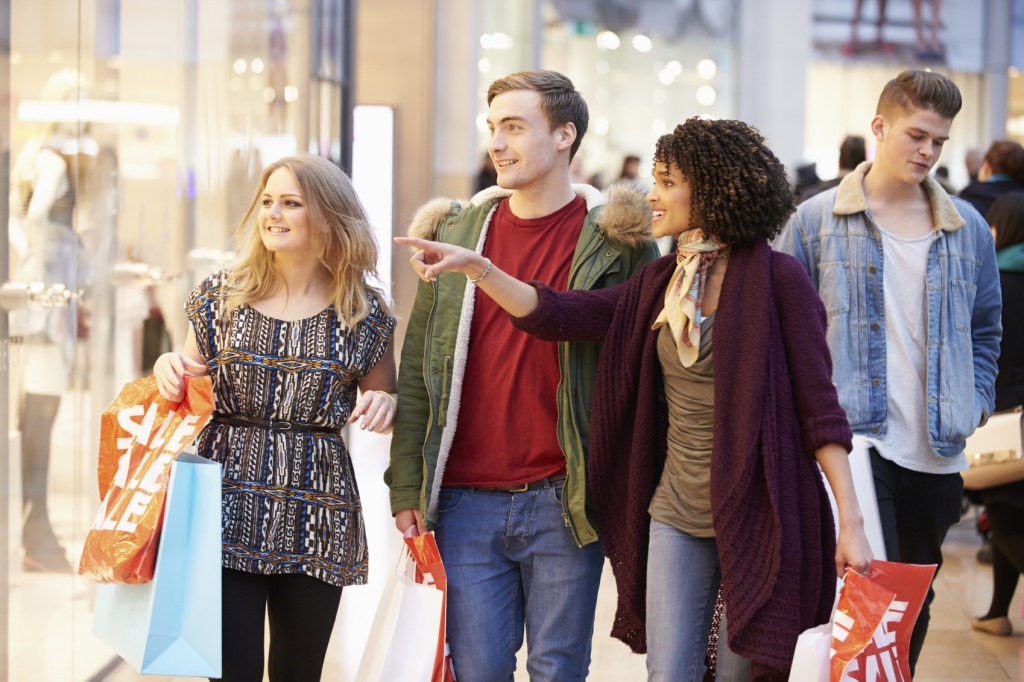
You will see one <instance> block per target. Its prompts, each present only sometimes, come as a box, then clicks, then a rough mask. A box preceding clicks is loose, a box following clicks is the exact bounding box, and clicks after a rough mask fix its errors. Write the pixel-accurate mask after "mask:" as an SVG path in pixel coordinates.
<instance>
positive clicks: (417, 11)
mask: <svg viewBox="0 0 1024 682" xmlns="http://www.w3.org/2000/svg"><path fill="white" fill-rule="evenodd" d="M356 13H357V29H356V30H357V34H356V102H357V103H358V104H376V105H384V106H390V107H393V108H394V109H395V128H396V131H395V211H394V216H395V218H394V225H392V230H393V232H394V233H395V234H404V233H405V229H406V226H407V225H408V224H409V221H410V219H411V218H412V215H413V212H414V211H415V210H416V209H417V208H418V207H419V206H420V204H422V203H423V202H424V201H426V200H427V199H429V198H430V196H431V194H432V193H433V191H434V190H433V185H432V181H431V177H432V173H431V163H430V149H431V139H430V137H431V132H430V131H431V125H432V120H431V119H432V116H431V111H432V109H433V95H432V93H433V79H434V75H433V65H434V49H433V44H434V2H433V1H432V0H429V1H428V0H388V2H360V3H359V4H358V5H357V11H356ZM407 258H408V251H407V249H405V248H396V249H395V250H394V256H393V263H392V272H393V277H394V283H393V289H392V291H393V295H394V299H395V311H396V313H397V315H398V317H399V322H398V332H397V334H396V340H397V345H396V350H398V351H399V352H400V351H401V342H402V338H403V337H404V335H405V322H406V320H407V319H408V317H409V310H410V309H411V307H412V299H413V296H414V295H415V292H416V282H417V278H416V275H415V273H414V272H413V271H412V268H410V267H409V266H408V263H407V262H406V261H407Z"/></svg>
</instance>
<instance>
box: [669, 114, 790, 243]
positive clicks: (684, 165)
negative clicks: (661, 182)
mask: <svg viewBox="0 0 1024 682" xmlns="http://www.w3.org/2000/svg"><path fill="white" fill-rule="evenodd" d="M654 160H655V162H657V161H661V162H662V163H665V164H669V165H674V166H676V167H677V168H678V169H679V170H680V171H681V172H682V173H683V175H685V176H686V178H687V180H688V181H689V182H690V216H691V217H690V220H691V225H690V227H693V228H698V227H699V228H700V229H701V230H702V231H703V233H704V236H705V237H706V238H707V237H714V238H716V239H718V240H719V241H721V242H724V243H726V244H734V245H740V244H747V243H751V242H755V241H759V240H761V239H768V240H770V239H771V238H772V237H774V236H775V235H777V234H778V233H779V232H780V231H782V227H783V225H784V224H785V222H786V220H787V219H788V218H789V216H790V214H792V213H793V211H794V210H796V194H795V192H794V190H793V187H792V185H790V182H789V178H788V176H787V175H786V169H785V167H784V166H783V165H782V162H781V161H779V160H778V158H776V156H775V154H773V153H772V150H771V149H769V148H768V145H766V144H765V142H764V137H763V136H762V135H761V133H759V132H758V131H757V130H756V129H754V128H752V127H751V126H749V125H747V124H746V123H744V122H743V121H729V120H710V119H703V118H700V117H698V116H695V117H693V118H690V119H687V120H686V122H685V123H681V124H679V125H677V126H676V129H675V130H674V131H673V132H672V133H670V134H668V135H662V136H661V137H660V138H659V139H658V144H657V146H656V147H655V150H654Z"/></svg>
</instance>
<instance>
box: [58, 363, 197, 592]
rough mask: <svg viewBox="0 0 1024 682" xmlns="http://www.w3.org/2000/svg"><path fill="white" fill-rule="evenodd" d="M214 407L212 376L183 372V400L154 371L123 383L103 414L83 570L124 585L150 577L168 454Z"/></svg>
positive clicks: (168, 466)
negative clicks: (96, 501)
mask: <svg viewBox="0 0 1024 682" xmlns="http://www.w3.org/2000/svg"><path fill="white" fill-rule="evenodd" d="M212 414H213V386H212V384H211V381H210V378H209V377H186V378H185V398H184V399H183V400H182V401H181V402H180V403H172V402H168V401H167V400H165V399H164V398H163V397H161V395H160V392H159V391H158V390H157V387H156V379H155V378H154V377H152V376H149V377H144V378H142V379H137V380H135V381H132V382H130V383H128V384H125V386H124V388H122V389H121V393H120V394H118V396H117V398H116V399H115V400H114V402H112V403H111V404H110V405H109V406H108V407H107V409H105V410H104V411H103V415H102V417H101V419H100V451H99V462H98V465H97V478H98V481H99V492H100V499H101V500H102V504H100V508H99V511H98V512H97V514H96V518H95V520H94V521H93V524H92V528H91V529H90V530H89V533H88V534H87V535H86V537H85V546H84V547H83V549H82V558H81V561H80V562H79V564H78V573H79V574H80V575H84V576H85V577H87V578H89V579H90V580H94V581H96V582H101V583H123V584H127V585H136V584H140V583H145V582H149V581H150V580H152V579H153V570H154V568H155V563H156V549H157V546H158V544H159V541H160V527H161V521H162V519H163V509H164V498H165V497H166V494H167V481H168V477H169V476H170V471H171V462H172V461H173V460H174V458H175V457H176V456H177V455H178V454H179V453H180V452H182V451H184V450H185V448H186V447H188V445H189V444H190V443H191V442H192V441H193V440H194V439H195V437H196V436H197V435H198V434H199V432H200V431H202V430H203V427H205V426H206V424H207V423H208V422H209V421H210V416H211V415H212Z"/></svg>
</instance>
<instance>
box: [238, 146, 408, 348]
mask: <svg viewBox="0 0 1024 682" xmlns="http://www.w3.org/2000/svg"><path fill="white" fill-rule="evenodd" d="M281 168H287V169H288V170H289V171H291V172H292V174H293V175H294V176H295V180H296V181H297V182H298V184H299V188H300V189H301V191H302V196H303V198H304V199H305V202H306V210H307V212H308V214H309V225H310V228H311V229H312V231H313V245H314V246H315V247H316V249H317V252H318V254H319V260H320V265H321V266H322V267H323V268H324V270H325V271H326V273H327V276H328V280H329V282H330V284H329V290H333V291H332V293H331V300H332V301H333V302H334V309H335V311H336V313H337V315H338V317H339V318H340V319H341V320H342V321H343V322H344V323H345V324H346V325H347V326H348V327H350V328H352V327H355V326H356V325H357V324H359V323H360V322H361V321H363V320H365V319H366V318H367V316H369V314H370V308H371V297H372V298H376V299H377V302H378V303H379V304H380V306H381V308H382V310H383V311H384V312H385V313H387V312H388V310H389V307H388V303H387V300H386V297H385V296H384V293H383V290H382V289H381V288H380V286H379V283H380V275H379V274H378V272H377V240H376V238H375V237H374V234H373V228H371V227H370V221H369V219H368V218H367V217H366V211H365V210H364V209H363V205H362V203H361V202H360V201H359V197H358V196H357V195H356V191H355V188H353V187H352V181H351V180H349V178H348V176H347V175H346V174H345V173H344V172H343V171H342V170H341V169H340V168H338V167H337V166H336V165H334V164H333V163H331V162H330V161H328V160H327V159H324V158H321V157H319V156H313V155H306V154H304V155H301V156H289V157H285V158H283V159H280V160H278V161H275V162H274V163H272V164H270V165H269V166H267V167H266V168H265V169H264V170H263V175H262V176H261V177H260V183H259V188H258V189H257V190H256V196H254V197H253V199H252V202H251V203H250V204H249V209H248V210H247V211H246V212H245V217H244V218H242V222H241V223H240V224H239V225H238V229H237V230H236V232H235V242H236V244H237V246H238V250H239V253H240V255H241V260H240V261H239V263H238V264H237V265H236V266H235V267H234V268H232V270H231V276H230V277H229V293H228V298H227V308H228V311H229V312H230V311H232V310H234V309H236V308H238V307H239V306H241V305H245V304H247V303H252V302H254V301H259V300H261V299H264V298H266V297H268V296H270V295H271V294H273V293H274V292H275V291H276V290H277V287H278V286H280V284H281V282H280V278H279V276H278V274H277V271H276V269H275V267H274V254H273V253H272V252H270V251H268V250H267V248H266V247H265V246H264V245H263V239H262V238H261V236H260V229H259V226H258V224H257V220H256V215H257V214H258V212H259V207H260V199H261V198H262V196H263V190H264V189H265V188H266V186H267V179H268V178H270V175H271V174H272V173H273V172H274V171H276V170H278V169H281Z"/></svg>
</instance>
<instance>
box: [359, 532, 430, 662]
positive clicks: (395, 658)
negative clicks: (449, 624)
mask: <svg viewBox="0 0 1024 682" xmlns="http://www.w3.org/2000/svg"><path fill="white" fill-rule="evenodd" d="M444 598H445V594H444V592H443V591H441V590H439V589H437V588H436V587H435V586H433V585H429V584H425V583H421V582H416V561H415V560H414V559H413V556H412V553H411V552H410V551H409V549H408V548H407V547H406V548H403V550H402V552H401V555H400V556H399V559H398V564H397V565H396V566H395V570H394V571H393V572H392V573H391V575H390V577H389V578H388V584H387V586H386V587H385V588H384V593H383V595H382V597H381V601H380V605H379V606H378V607H377V614H376V615H375V616H374V618H373V625H372V626H371V627H370V637H369V639H368V640H367V645H366V649H365V650H364V651H363V658H362V660H361V661H360V663H359V672H357V673H356V680H357V682H391V681H393V680H402V681H403V682H431V679H432V678H433V674H434V662H435V658H436V656H437V647H438V626H439V624H440V623H441V618H442V614H443V609H444Z"/></svg>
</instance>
